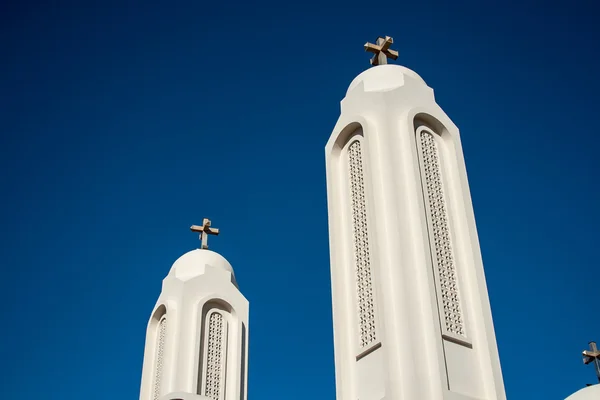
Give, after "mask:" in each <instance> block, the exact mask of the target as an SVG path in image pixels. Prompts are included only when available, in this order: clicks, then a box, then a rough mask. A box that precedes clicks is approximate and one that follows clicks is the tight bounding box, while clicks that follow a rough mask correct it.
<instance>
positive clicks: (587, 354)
mask: <svg viewBox="0 0 600 400" xmlns="http://www.w3.org/2000/svg"><path fill="white" fill-rule="evenodd" d="M589 344H590V349H589V350H584V351H583V363H584V364H585V365H588V364H591V363H594V367H595V369H596V376H597V377H598V382H600V351H598V347H596V342H590V343H589Z"/></svg>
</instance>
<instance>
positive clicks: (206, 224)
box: [190, 218, 219, 249]
mask: <svg viewBox="0 0 600 400" xmlns="http://www.w3.org/2000/svg"><path fill="white" fill-rule="evenodd" d="M190 230H191V231H192V232H198V233H200V240H201V241H202V247H200V248H201V249H208V235H215V236H216V235H218V234H219V230H218V229H217V228H211V226H210V219H208V218H204V220H203V221H202V226H198V225H192V226H191V227H190Z"/></svg>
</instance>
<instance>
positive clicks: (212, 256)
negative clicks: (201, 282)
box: [169, 249, 233, 280]
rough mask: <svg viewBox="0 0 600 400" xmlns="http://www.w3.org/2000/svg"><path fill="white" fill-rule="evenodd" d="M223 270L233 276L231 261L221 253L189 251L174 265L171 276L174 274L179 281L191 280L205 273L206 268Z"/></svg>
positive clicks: (203, 250) (201, 250)
mask: <svg viewBox="0 0 600 400" xmlns="http://www.w3.org/2000/svg"><path fill="white" fill-rule="evenodd" d="M206 265H210V266H211V267H216V268H222V269H223V270H225V271H228V272H231V275H233V267H232V266H231V264H229V261H227V260H226V259H225V257H223V256H222V255H220V254H219V253H215V252H214V251H210V250H206V249H196V250H192V251H188V252H187V253H185V254H184V255H182V256H181V257H179V258H178V259H177V261H175V263H173V266H172V267H171V270H170V271H169V275H171V274H174V275H175V276H176V277H177V278H179V279H183V280H185V279H190V278H192V277H195V276H198V275H200V274H203V273H204V267H205V266H206Z"/></svg>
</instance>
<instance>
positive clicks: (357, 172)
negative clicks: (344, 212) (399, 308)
mask: <svg viewBox="0 0 600 400" xmlns="http://www.w3.org/2000/svg"><path fill="white" fill-rule="evenodd" d="M362 151H363V150H362V144H361V141H360V140H355V141H354V142H352V143H351V144H350V145H349V146H348V170H349V178H350V182H349V183H350V197H351V207H352V233H353V239H354V267H355V274H356V296H357V301H358V332H359V337H358V345H359V347H360V348H364V347H367V346H369V345H371V344H373V343H375V342H376V340H377V334H376V322H375V301H374V297H375V296H374V293H373V278H372V272H371V255H370V254H369V232H368V222H367V204H366V199H365V182H364V169H363V154H362Z"/></svg>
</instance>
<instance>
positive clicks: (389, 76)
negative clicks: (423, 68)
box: [346, 64, 427, 94]
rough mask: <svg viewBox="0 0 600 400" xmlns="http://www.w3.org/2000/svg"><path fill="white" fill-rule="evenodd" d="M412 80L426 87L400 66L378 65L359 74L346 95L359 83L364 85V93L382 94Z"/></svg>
mask: <svg viewBox="0 0 600 400" xmlns="http://www.w3.org/2000/svg"><path fill="white" fill-rule="evenodd" d="M405 78H409V79H414V80H416V81H418V82H420V83H422V84H423V85H427V84H426V83H425V81H424V80H423V78H421V77H420V76H419V74H417V73H416V72H415V71H413V70H411V69H408V68H406V67H403V66H402V65H395V64H386V65H378V66H376V67H372V68H369V69H367V70H366V71H364V72H362V73H361V74H359V75H358V76H357V77H356V78H354V80H353V81H352V83H350V86H349V87H348V91H347V92H346V94H348V93H350V92H351V91H352V89H354V88H355V87H357V86H358V85H359V84H360V83H361V82H363V83H364V88H365V92H384V91H387V90H392V89H395V88H397V87H400V86H403V85H404V79H405Z"/></svg>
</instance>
